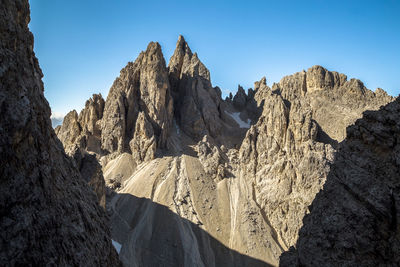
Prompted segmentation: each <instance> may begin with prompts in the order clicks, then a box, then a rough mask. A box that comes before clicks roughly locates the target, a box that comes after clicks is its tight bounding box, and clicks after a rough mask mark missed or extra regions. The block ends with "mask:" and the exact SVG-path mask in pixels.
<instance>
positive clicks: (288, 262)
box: [280, 99, 400, 266]
mask: <svg viewBox="0 0 400 267" xmlns="http://www.w3.org/2000/svg"><path fill="white" fill-rule="evenodd" d="M399 114H400V100H399V99H397V100H396V101H395V102H393V103H390V104H388V105H386V106H384V107H382V108H381V109H380V110H379V111H368V112H365V113H364V115H363V118H362V119H359V120H357V121H356V123H355V125H353V126H350V127H348V128H347V138H346V139H345V140H344V141H343V142H342V143H341V144H340V145H339V149H338V151H337V153H336V155H335V160H334V163H333V165H332V167H331V171H330V173H329V175H328V177H327V179H326V183H325V185H324V187H323V190H321V191H320V192H319V193H318V195H317V196H316V198H315V199H314V201H313V202H312V205H311V206H310V214H308V215H306V216H305V218H304V225H303V227H302V228H301V230H300V234H299V239H298V240H297V242H296V246H295V247H292V248H291V249H290V251H289V252H285V253H284V254H283V255H282V256H281V264H280V265H281V266H321V265H325V266H338V265H341V266H356V265H357V266H397V265H398V264H399V262H400V256H399V253H398V252H399V249H400V235H399V229H400V224H399V219H400V216H399V214H400V206H399V204H398V203H399V201H400V179H399V173H400V161H399V159H400V145H399V144H400V142H399V141H400V115H399Z"/></svg>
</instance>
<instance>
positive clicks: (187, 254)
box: [57, 36, 393, 266]
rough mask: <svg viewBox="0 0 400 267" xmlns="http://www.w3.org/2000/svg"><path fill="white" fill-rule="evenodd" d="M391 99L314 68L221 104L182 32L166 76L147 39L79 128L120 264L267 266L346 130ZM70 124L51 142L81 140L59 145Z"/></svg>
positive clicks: (288, 240) (283, 246) (284, 244)
mask: <svg viewBox="0 0 400 267" xmlns="http://www.w3.org/2000/svg"><path fill="white" fill-rule="evenodd" d="M392 100H393V99H392V98H391V97H390V96H388V95H387V94H386V93H385V92H384V91H383V90H379V89H378V90H377V91H376V92H375V93H374V92H372V91H370V90H368V89H367V88H365V87H364V86H363V84H362V83H361V82H360V81H358V80H355V79H351V80H350V81H347V77H346V76H345V75H343V74H339V73H336V72H330V71H328V70H326V69H324V68H322V67H320V66H314V67H312V68H310V69H309V70H308V71H307V72H305V71H303V72H299V73H296V74H293V75H290V76H287V77H284V78H283V79H282V80H281V81H280V82H279V83H278V84H274V85H273V86H272V88H270V87H269V86H268V85H267V82H266V78H265V77H264V78H262V79H261V80H260V81H258V82H255V84H254V90H253V89H249V90H248V91H247V94H246V92H245V91H244V89H243V88H242V87H240V86H239V88H238V92H237V93H236V95H235V96H234V97H233V96H230V97H229V98H227V99H226V100H225V101H224V100H222V99H221V91H220V89H219V88H218V87H213V86H212V84H211V81H210V73H209V71H208V70H207V68H206V67H205V66H204V64H203V63H202V62H201V61H200V60H199V58H198V56H197V54H196V53H194V54H193V53H192V52H191V50H190V48H189V46H188V44H187V43H186V41H185V40H184V38H183V37H182V36H180V37H179V40H178V42H177V45H176V49H175V52H174V54H173V56H172V57H171V59H170V62H169V64H168V68H166V67H165V61H164V59H163V56H162V53H161V49H160V46H159V45H158V44H157V43H150V44H149V46H148V48H147V50H146V52H142V53H141V54H140V55H139V57H138V59H137V60H136V61H135V62H134V63H129V64H128V66H127V67H125V68H124V69H123V70H122V71H121V76H120V77H119V78H117V80H116V81H115V82H114V85H113V86H112V88H111V90H110V93H109V95H108V97H107V101H106V103H105V105H104V111H103V117H102V118H101V119H100V117H99V119H97V118H96V119H97V122H96V123H94V124H91V125H101V126H100V132H101V134H100V135H101V141H100V142H101V148H102V150H101V152H100V153H97V154H96V155H97V157H98V158H99V159H100V162H101V164H102V166H103V171H104V176H105V179H106V181H107V184H108V185H109V187H110V188H112V189H113V190H115V191H116V193H117V194H114V197H113V198H112V199H111V201H110V202H109V204H110V205H109V207H108V209H109V211H110V213H111V214H112V224H113V229H112V235H113V238H114V239H116V240H117V241H118V242H119V243H121V244H122V250H121V254H120V258H121V259H122V261H123V262H124V264H126V265H127V266H142V265H143V266H146V265H151V264H161V265H162V264H165V265H168V266H173V265H184V264H188V265H191V264H193V263H194V262H196V263H197V265H199V266H220V265H221V264H222V263H224V264H225V265H227V266H243V265H246V264H247V265H249V264H250V262H252V260H254V259H256V261H255V262H253V263H252V264H255V265H257V264H264V265H267V264H272V265H277V264H278V259H279V256H280V254H281V253H282V252H283V251H285V250H287V249H288V248H289V247H290V246H292V245H294V244H295V243H296V241H297V238H298V231H299V229H300V227H301V226H302V220H303V217H304V215H305V214H306V213H308V212H309V210H308V206H309V205H310V204H311V202H312V201H313V199H314V197H315V195H316V194H317V192H318V191H319V190H320V189H321V188H322V186H323V185H324V183H325V180H326V177H327V175H328V173H329V171H330V164H331V163H332V162H333V159H334V153H335V149H336V148H337V144H338V142H340V141H342V140H343V138H345V129H346V127H347V126H348V125H349V124H351V123H353V122H354V121H355V120H356V119H357V118H359V117H360V116H361V114H362V112H363V111H365V110H367V109H378V108H379V107H380V105H384V104H387V103H388V102H390V101H392ZM69 117H71V118H69ZM80 117H81V116H80V115H79V116H78V115H77V114H76V113H73V114H72V115H69V116H68V118H66V123H68V124H70V126H68V127H65V128H63V129H62V130H58V132H57V133H58V136H60V138H61V139H62V138H64V137H63V136H66V137H67V138H69V139H67V141H63V142H65V143H68V142H72V143H74V144H75V145H78V146H79V144H86V143H85V142H80V141H79V142H77V141H71V140H70V139H73V138H75V137H74V135H73V134H71V132H72V133H73V132H75V131H76V130H74V129H78V128H80V129H84V128H85V126H84V125H83V124H81V123H80V121H79V120H80ZM75 121H78V124H77V126H76V123H75ZM87 121H90V120H87ZM81 131H82V130H81ZM65 133H69V134H65ZM74 140H79V138H78V139H76V138H75V139H74ZM84 146H85V145H84ZM85 149H87V148H85ZM138 198H139V199H140V200H139V199H138ZM160 207H166V208H168V209H169V210H171V211H172V212H173V213H174V214H176V215H177V216H176V217H175V216H169V214H167V213H164V211H162V210H163V208H160ZM160 209H161V211H160ZM158 212H161V213H162V214H164V215H165V224H162V223H161V224H160V222H159V220H160V217H159V216H160V215H159V214H158ZM172 224H173V226H171V225H172ZM168 226H171V227H168ZM155 233H157V238H153V236H154V234H155ZM204 242H206V243H207V244H208V243H210V244H212V245H210V246H208V248H207V249H206V248H205V243H204ZM231 250H234V251H237V252H238V253H239V254H236V253H234V252H233V251H231ZM160 251H162V253H161V254H160ZM161 255H162V256H161ZM259 261H261V263H260V262H259ZM250 265H251V264H250Z"/></svg>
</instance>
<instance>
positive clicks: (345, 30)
mask: <svg viewBox="0 0 400 267" xmlns="http://www.w3.org/2000/svg"><path fill="white" fill-rule="evenodd" d="M30 4H31V22H30V25H29V27H30V29H31V31H32V32H33V34H34V37H35V47H34V50H35V52H36V56H37V57H38V58H39V62H40V66H41V68H42V70H43V73H44V78H43V80H44V83H45V96H46V98H47V99H48V101H49V103H50V106H51V107H52V110H53V113H55V114H65V113H67V112H68V111H70V110H72V109H77V110H78V112H79V111H80V109H81V108H83V106H84V103H85V101H86V99H88V98H89V97H90V96H91V95H92V94H93V93H98V92H101V93H102V95H103V97H104V98H105V97H106V96H107V94H108V90H109V88H110V87H111V85H112V83H113V81H114V79H115V78H116V77H117V76H118V75H119V71H120V69H121V68H123V67H124V66H125V65H126V63H127V62H129V61H134V60H135V59H136V57H137V56H138V54H139V53H140V51H142V50H145V49H146V47H147V44H148V43H149V42H150V41H158V42H159V43H160V44H161V46H162V49H163V53H164V56H165V59H166V62H167V64H168V61H169V58H170V56H171V55H172V53H173V50H174V49H175V44H176V41H177V38H178V36H179V34H182V35H183V36H184V37H185V39H186V40H187V42H188V43H189V46H190V47H191V49H192V51H194V52H197V53H198V55H199V57H200V59H201V60H202V61H203V63H204V64H205V65H206V66H207V67H208V69H209V70H210V72H211V79H212V83H213V85H214V86H215V85H218V86H219V87H220V88H221V89H222V91H223V94H224V95H226V94H228V93H229V91H236V90H237V85H238V84H241V85H243V86H244V87H246V88H248V87H252V86H253V83H254V82H255V81H256V80H259V79H260V78H261V77H262V76H266V77H267V83H268V84H269V85H272V83H273V82H278V81H279V80H280V79H281V78H282V77H283V76H285V75H289V74H292V73H294V72H297V71H301V70H303V69H307V68H309V67H311V66H312V65H316V64H318V65H322V66H324V67H326V68H328V69H329V70H335V71H339V72H342V73H345V74H346V75H347V76H348V77H349V78H351V77H355V78H359V79H360V80H362V81H363V82H364V84H365V85H366V86H367V87H368V88H370V89H372V90H375V88H377V87H381V88H383V89H385V90H386V91H388V92H389V94H391V95H394V96H397V95H398V94H399V93H400V15H399V14H400V1H397V0H380V1H379V0H376V1H368V0H364V1H349V0H346V1H324V0H318V1H317V0H314V1H311V0H310V1H308V0H304V1H282V0H281V1H278V0H276V1H209V0H202V1H165V0H164V1H158V0H153V1H151V0H147V1H122V0H121V1H105V0H85V1H82V0H80V1H76V0H69V1H58V0H56V1H55V0H30Z"/></svg>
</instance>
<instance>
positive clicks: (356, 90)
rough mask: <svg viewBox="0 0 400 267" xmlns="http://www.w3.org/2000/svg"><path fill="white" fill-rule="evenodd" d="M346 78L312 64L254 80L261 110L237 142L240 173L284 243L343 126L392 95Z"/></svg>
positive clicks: (322, 176) (292, 238)
mask: <svg viewBox="0 0 400 267" xmlns="http://www.w3.org/2000/svg"><path fill="white" fill-rule="evenodd" d="M327 77H333V78H327ZM346 79H347V78H346V77H345V76H344V75H343V74H338V73H335V72H329V71H327V70H325V69H324V68H322V67H320V66H314V67H312V68H310V69H309V70H308V71H307V72H300V73H296V74H294V75H291V76H287V77H284V78H283V79H282V80H281V81H280V83H279V84H274V85H273V86H272V89H270V88H269V87H268V86H267V85H266V83H265V79H264V78H263V79H262V80H261V81H260V82H257V83H256V84H255V88H256V93H255V98H256V101H257V103H259V105H262V106H263V112H262V114H261V116H260V118H259V119H258V122H257V124H255V125H254V126H252V127H251V128H250V130H249V131H248V132H247V135H246V138H245V139H244V141H243V144H242V146H241V148H240V159H241V161H242V162H243V164H242V166H241V169H242V174H241V175H242V176H244V177H246V178H244V179H246V182H247V183H248V187H249V188H251V189H249V190H254V198H255V201H256V202H257V204H258V205H259V207H260V208H261V209H262V210H263V212H264V213H265V215H266V218H268V221H269V223H270V225H271V227H272V228H273V229H274V231H275V232H276V234H277V240H278V241H279V243H280V245H281V246H282V247H283V248H284V249H287V248H289V247H290V246H292V245H294V244H295V242H296V240H297V233H298V230H299V229H300V227H301V226H302V218H303V216H304V215H305V214H306V213H307V212H308V206H309V205H310V204H311V202H312V200H313V199H314V197H315V195H316V193H317V192H318V191H319V190H320V189H321V188H322V186H323V184H324V183H325V180H326V176H327V174H328V173H329V166H330V163H331V162H332V160H333V155H334V152H335V147H336V145H337V143H338V142H339V141H341V140H342V138H343V137H344V136H345V135H344V134H343V132H344V131H345V128H346V126H347V125H349V124H351V123H352V122H353V121H355V120H356V119H357V118H358V117H359V116H360V115H361V112H362V111H365V110H367V109H378V108H379V106H380V105H384V104H386V103H388V102H390V101H391V100H392V98H391V97H390V96H388V95H387V94H385V93H384V94H375V93H373V92H372V91H370V90H368V89H366V88H365V87H363V86H361V85H362V83H358V82H357V83H355V82H354V81H355V80H354V79H352V80H350V81H346ZM327 108H329V109H327ZM344 111H346V112H344Z"/></svg>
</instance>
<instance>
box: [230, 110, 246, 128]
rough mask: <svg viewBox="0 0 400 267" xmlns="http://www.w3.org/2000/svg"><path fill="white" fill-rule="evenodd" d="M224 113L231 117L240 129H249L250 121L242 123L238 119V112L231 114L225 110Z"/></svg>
mask: <svg viewBox="0 0 400 267" xmlns="http://www.w3.org/2000/svg"><path fill="white" fill-rule="evenodd" d="M225 113H226V114H228V115H229V116H231V117H232V119H234V120H235V121H236V123H237V124H239V127H240V128H250V122H251V120H250V119H247V122H245V121H243V120H242V119H241V118H240V112H233V113H229V112H228V111H226V110H225Z"/></svg>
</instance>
